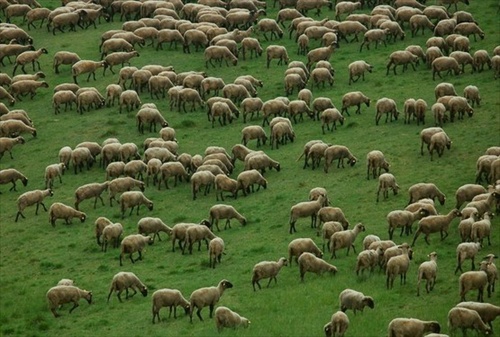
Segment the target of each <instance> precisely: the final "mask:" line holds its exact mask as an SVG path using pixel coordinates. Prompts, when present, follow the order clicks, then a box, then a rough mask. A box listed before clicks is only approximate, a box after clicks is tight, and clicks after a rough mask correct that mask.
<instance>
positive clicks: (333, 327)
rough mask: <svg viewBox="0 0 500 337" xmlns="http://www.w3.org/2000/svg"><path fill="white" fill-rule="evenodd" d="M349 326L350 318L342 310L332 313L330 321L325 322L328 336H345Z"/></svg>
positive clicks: (324, 329) (325, 330) (324, 328)
mask: <svg viewBox="0 0 500 337" xmlns="http://www.w3.org/2000/svg"><path fill="white" fill-rule="evenodd" d="M348 328H349V318H348V317H347V315H346V314H344V313H343V312H342V311H337V312H336V313H334V314H333V315H332V318H331V320H330V322H328V323H327V324H325V326H324V327H323V331H324V332H325V335H326V336H327V337H335V336H339V337H343V336H344V333H345V332H346V330H347V329H348Z"/></svg>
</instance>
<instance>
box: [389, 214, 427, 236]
mask: <svg viewBox="0 0 500 337" xmlns="http://www.w3.org/2000/svg"><path fill="white" fill-rule="evenodd" d="M428 215H429V213H428V212H427V211H426V210H425V209H422V208H420V209H418V210H416V211H414V212H410V211H407V210H395V211H391V212H389V213H388V214H387V223H388V224H389V239H390V240H392V237H393V234H394V230H395V229H396V228H401V234H400V235H399V236H402V235H403V231H405V232H406V235H409V234H410V233H411V232H412V230H411V227H412V225H413V223H414V222H415V221H416V220H420V219H422V218H423V217H426V216H428Z"/></svg>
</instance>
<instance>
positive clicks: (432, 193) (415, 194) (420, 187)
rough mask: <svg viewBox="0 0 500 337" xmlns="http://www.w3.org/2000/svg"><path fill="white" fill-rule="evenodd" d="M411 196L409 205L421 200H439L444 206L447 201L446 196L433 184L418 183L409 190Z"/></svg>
mask: <svg viewBox="0 0 500 337" xmlns="http://www.w3.org/2000/svg"><path fill="white" fill-rule="evenodd" d="M408 193H409V195H410V201H409V202H408V205H410V204H412V203H414V202H417V201H419V200H420V199H424V198H430V199H432V200H433V201H434V199H435V198H438V200H439V203H440V204H441V205H444V203H445V201H446V196H445V195H444V194H443V193H442V192H441V191H440V190H439V188H438V187H437V186H436V185H435V184H433V183H417V184H414V185H412V186H410V188H409V189H408Z"/></svg>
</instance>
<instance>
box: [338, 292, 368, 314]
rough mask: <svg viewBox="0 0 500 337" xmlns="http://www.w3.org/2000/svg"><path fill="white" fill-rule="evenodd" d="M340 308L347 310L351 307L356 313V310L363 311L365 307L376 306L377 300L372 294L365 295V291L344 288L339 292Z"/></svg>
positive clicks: (343, 310)
mask: <svg viewBox="0 0 500 337" xmlns="http://www.w3.org/2000/svg"><path fill="white" fill-rule="evenodd" d="M339 302H340V310H341V311H342V312H346V311H347V310H349V309H351V310H353V311H354V315H356V310H359V311H361V312H363V309H364V308H365V307H370V308H371V309H373V308H375V302H374V300H373V298H372V297H371V296H365V295H364V294H363V293H361V292H359V291H356V290H353V289H344V290H343V291H342V292H341V293H340V294H339Z"/></svg>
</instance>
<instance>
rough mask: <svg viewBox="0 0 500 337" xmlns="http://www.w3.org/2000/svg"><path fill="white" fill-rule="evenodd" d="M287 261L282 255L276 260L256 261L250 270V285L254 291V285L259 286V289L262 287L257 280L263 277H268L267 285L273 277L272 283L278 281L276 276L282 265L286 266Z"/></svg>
mask: <svg viewBox="0 0 500 337" xmlns="http://www.w3.org/2000/svg"><path fill="white" fill-rule="evenodd" d="M287 265H288V261H287V259H285V258H284V257H281V258H279V259H278V261H276V262H275V261H262V262H259V263H257V264H256V265H255V266H254V267H253V270H252V286H253V291H255V285H256V284H257V285H258V286H259V289H262V288H261V286H260V283H259V281H260V280H262V279H265V278H269V282H268V283H267V287H268V288H269V285H270V284H271V281H272V280H273V279H274V284H276V283H277V282H278V281H277V279H276V276H278V273H279V272H280V270H281V268H282V267H283V266H287Z"/></svg>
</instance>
